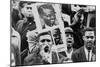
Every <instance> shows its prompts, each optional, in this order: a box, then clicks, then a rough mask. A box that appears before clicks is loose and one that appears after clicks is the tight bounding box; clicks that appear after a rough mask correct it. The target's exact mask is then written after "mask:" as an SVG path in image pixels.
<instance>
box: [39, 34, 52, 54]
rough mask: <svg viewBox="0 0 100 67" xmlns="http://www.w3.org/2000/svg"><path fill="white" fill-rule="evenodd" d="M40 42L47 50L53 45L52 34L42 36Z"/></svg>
mask: <svg viewBox="0 0 100 67" xmlns="http://www.w3.org/2000/svg"><path fill="white" fill-rule="evenodd" d="M39 44H40V45H41V46H42V48H43V49H44V50H45V52H47V51H48V50H50V48H51V47H52V39H51V36H50V35H43V36H40V40H39Z"/></svg>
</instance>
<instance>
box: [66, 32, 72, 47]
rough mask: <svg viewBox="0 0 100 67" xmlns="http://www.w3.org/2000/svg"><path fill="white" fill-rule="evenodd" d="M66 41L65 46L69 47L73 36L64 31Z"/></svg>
mask: <svg viewBox="0 0 100 67" xmlns="http://www.w3.org/2000/svg"><path fill="white" fill-rule="evenodd" d="M66 43H67V47H68V48H71V47H72V45H73V43H74V38H73V35H72V34H70V33H66Z"/></svg>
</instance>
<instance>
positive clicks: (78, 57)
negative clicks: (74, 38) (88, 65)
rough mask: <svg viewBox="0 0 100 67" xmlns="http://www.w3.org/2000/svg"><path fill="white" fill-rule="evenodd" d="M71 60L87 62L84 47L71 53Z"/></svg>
mask: <svg viewBox="0 0 100 67" xmlns="http://www.w3.org/2000/svg"><path fill="white" fill-rule="evenodd" d="M72 61H73V62H88V60H87V59H86V55H85V51H84V47H81V48H79V49H78V50H76V51H75V52H74V53H73V54H72ZM91 61H92V59H91Z"/></svg>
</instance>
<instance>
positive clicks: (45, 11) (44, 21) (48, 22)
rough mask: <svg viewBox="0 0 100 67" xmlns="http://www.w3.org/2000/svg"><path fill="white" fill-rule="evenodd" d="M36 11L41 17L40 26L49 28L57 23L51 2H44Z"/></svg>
mask: <svg viewBox="0 0 100 67" xmlns="http://www.w3.org/2000/svg"><path fill="white" fill-rule="evenodd" d="M38 13H39V15H40V18H41V25H42V28H43V29H44V28H49V27H53V26H56V25H58V22H57V19H56V12H55V9H54V8H53V6H52V4H44V5H41V6H40V7H39V8H38Z"/></svg>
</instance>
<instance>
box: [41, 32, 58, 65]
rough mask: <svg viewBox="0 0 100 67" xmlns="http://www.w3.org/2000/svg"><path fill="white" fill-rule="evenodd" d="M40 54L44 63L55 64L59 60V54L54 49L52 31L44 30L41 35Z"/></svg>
mask: <svg viewBox="0 0 100 67" xmlns="http://www.w3.org/2000/svg"><path fill="white" fill-rule="evenodd" d="M39 45H40V46H41V47H40V55H41V56H42V62H43V64H54V63H57V62H58V58H57V54H56V52H55V51H53V50H52V48H53V41H52V38H51V34H50V31H49V32H43V33H41V34H40V35H39Z"/></svg>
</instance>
